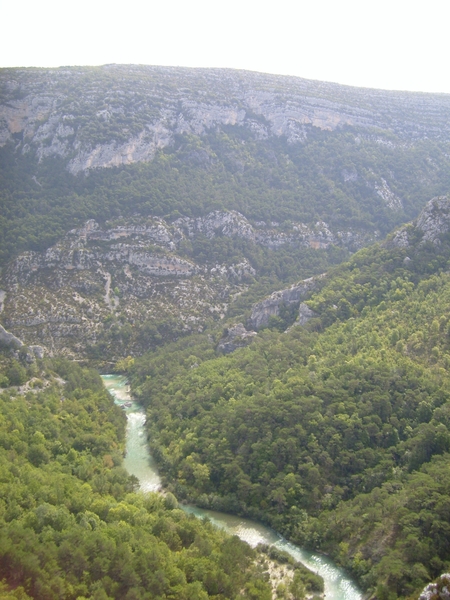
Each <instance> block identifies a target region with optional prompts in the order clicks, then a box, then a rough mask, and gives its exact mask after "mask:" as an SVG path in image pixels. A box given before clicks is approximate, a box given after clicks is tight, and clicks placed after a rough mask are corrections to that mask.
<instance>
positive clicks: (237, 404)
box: [0, 65, 450, 600]
mask: <svg viewBox="0 0 450 600" xmlns="http://www.w3.org/2000/svg"><path fill="white" fill-rule="evenodd" d="M449 109H450V99H449V97H447V96H446V95H431V94H410V93H397V92H382V91H377V90H362V89H361V90H358V89H353V88H349V87H345V86H339V85H335V84H326V83H321V82H312V81H306V80H302V79H299V78H290V77H278V76H270V75H264V74H256V73H247V72H234V71H228V70H202V69H198V70H197V69H192V70H189V69H172V68H156V67H143V66H142V67H133V66H117V65H109V66H106V67H98V68H63V69H39V70H36V69H2V70H0V206H1V211H0V276H1V279H0V287H1V288H2V289H0V318H1V322H2V325H5V327H6V325H8V327H6V329H10V330H11V332H12V333H13V334H14V335H17V336H18V337H21V335H22V334H25V333H26V332H27V331H31V327H33V326H35V327H36V329H35V330H33V331H35V333H33V335H35V337H36V339H32V340H26V341H27V342H28V343H29V344H30V345H31V344H35V343H36V344H40V343H42V348H40V350H39V351H38V354H39V352H40V353H41V355H39V356H38V357H37V358H36V356H37V354H33V352H34V351H33V352H32V351H30V350H29V348H28V347H27V346H26V345H23V346H22V345H20V343H19V344H15V343H14V344H13V343H10V342H9V341H8V343H6V342H5V343H4V344H3V345H2V347H1V348H0V386H1V388H2V391H1V394H0V596H1V597H2V598H11V599H16V600H27V599H28V598H34V599H36V600H53V599H54V600H57V599H67V600H108V599H115V598H117V599H121V600H122V599H125V600H144V599H148V600H150V599H152V600H153V599H155V600H158V599H161V600H163V599H173V600H178V599H181V600H183V599H185V600H194V599H195V600H197V599H200V600H202V599H205V600H206V599H207V598H215V599H216V600H225V599H226V598H236V599H244V598H247V599H251V600H257V599H262V600H265V599H267V600H269V599H271V598H273V597H274V596H275V595H276V596H277V597H279V598H286V599H289V600H300V599H303V598H304V597H305V594H306V595H309V596H310V597H311V596H312V595H313V594H315V593H320V592H321V591H323V590H322V587H321V582H320V581H318V580H317V578H315V577H314V576H313V575H312V574H311V573H309V572H307V571H306V570H304V569H302V567H301V566H300V565H298V564H297V565H293V564H290V562H289V559H288V558H287V557H286V556H285V555H282V554H280V553H277V551H275V550H274V549H273V548H258V549H256V550H254V549H251V548H250V547H249V546H248V545H247V544H245V543H243V542H241V541H240V540H239V539H238V538H236V537H230V536H228V535H226V534H225V533H223V532H221V531H219V530H216V529H214V528H213V527H212V525H211V524H210V523H209V522H207V521H199V520H196V519H195V518H194V517H192V516H189V515H188V514H186V513H185V512H184V511H183V510H181V508H180V506H181V504H179V502H180V503H182V502H185V501H189V502H193V503H195V504H197V505H199V506H201V507H205V508H212V509H217V510H222V511H228V512H232V513H235V514H238V515H246V516H250V517H252V518H254V519H257V520H260V521H262V522H264V523H266V524H269V525H270V526H272V527H273V528H274V529H276V530H277V531H279V532H280V533H282V534H283V535H285V536H286V537H287V538H288V539H289V540H292V541H293V542H294V543H298V544H300V545H302V546H306V547H309V548H312V549H316V550H319V551H321V552H325V553H327V554H329V555H330V556H331V557H332V558H333V559H334V560H335V561H336V562H337V563H338V564H340V565H341V566H343V567H344V568H346V569H348V570H349V571H350V572H351V573H352V575H354V577H355V578H356V579H357V580H358V582H359V583H360V585H361V587H362V589H363V590H364V591H365V592H367V594H368V595H369V596H370V597H372V598H376V599H377V600H395V598H405V599H408V600H412V599H416V598H417V596H418V594H419V592H420V590H421V589H422V588H423V587H424V585H425V584H426V583H428V582H429V581H431V580H433V579H435V578H436V577H438V576H439V575H440V574H441V573H443V572H445V571H449V570H450V500H449V498H450V484H449V478H448V470H449V467H450V378H449V375H448V370H449V367H450V275H449V273H450V234H449V227H448V223H449V222H450V218H449V212H450V211H449V209H448V206H449V200H448V198H447V199H446V198H444V197H441V198H440V200H439V202H437V203H435V204H433V203H431V204H429V205H427V206H428V209H427V210H428V213H427V215H428V216H426V218H425V217H423V213H422V216H421V217H420V218H421V219H422V221H421V223H422V225H421V226H420V227H419V224H418V223H419V222H418V221H415V222H414V223H413V224H411V225H408V226H406V227H403V228H402V229H401V230H400V231H397V232H396V233H392V232H393V231H394V230H395V228H398V227H399V226H401V225H402V224H403V223H405V222H406V221H409V220H411V219H414V218H416V217H417V215H419V213H420V211H421V210H422V209H423V207H424V206H425V204H426V202H427V201H429V200H430V198H433V197H435V196H442V195H445V194H448V193H449V190H450V162H449V161H450V159H449V157H450V151H449V144H450V129H449V120H448V113H449ZM430 207H431V208H430ZM441 209H442V210H443V212H441V213H440V212H439V211H440V210H441ZM212 211H222V217H223V215H225V217H223V218H224V219H225V220H226V217H227V215H229V214H230V211H238V213H233V214H234V216H235V217H236V219H238V220H239V219H241V221H242V222H243V221H245V226H243V227H244V232H250V234H249V235H248V236H247V237H245V235H238V234H237V233H236V231H237V230H233V231H234V232H235V233H227V232H226V227H221V228H220V227H218V226H217V227H215V229H214V228H212V229H210V230H208V228H207V227H205V228H204V229H203V230H200V229H201V228H200V227H199V226H198V227H197V225H193V224H192V223H191V222H190V221H189V219H195V218H198V219H207V218H209V217H210V215H211V214H213V213H212ZM433 211H434V212H433ZM90 219H94V220H95V221H96V223H95V227H99V229H98V231H100V229H101V228H103V229H102V230H101V231H102V235H103V238H102V237H101V236H100V234H99V236H98V238H97V239H94V238H93V239H88V236H87V233H86V231H84V233H83V226H84V225H85V223H86V221H88V220H90ZM158 219H159V220H158ZM427 219H428V220H427ZM163 220H164V223H163ZM242 222H241V226H242ZM424 223H425V225H424ZM144 224H146V225H148V228H149V230H150V229H151V228H152V227H153V228H154V231H156V233H155V236H156V237H155V239H156V240H157V241H158V240H162V242H161V243H160V244H159V245H158V244H157V243H156V242H155V239H153V238H151V239H150V237H148V239H147V238H145V236H144V238H139V239H138V237H137V235H135V231H134V230H133V227H135V228H137V229H139V227H141V229H142V228H143V229H145V227H144ZM75 227H77V228H80V230H79V231H81V233H78V234H76V235H78V238H77V241H76V242H75V241H74V240H75V237H76V236H75V234H70V233H69V234H68V232H70V230H72V229H73V228H75ZM121 227H122V228H123V229H122V230H121V229H120V228H121ZM189 227H191V229H192V230H189ZM195 227H197V229H195ZM426 227H428V230H426ZM430 227H431V229H430ZM114 228H115V229H114ZM158 228H159V229H158ZM177 228H178V229H177ZM183 228H184V229H183ZM258 228H259V229H258ZM125 229H126V230H127V232H128V233H127V232H125ZM113 230H114V232H113V234H112V233H111V232H112V231H113ZM194 230H195V231H194ZM257 230H258V231H259V233H258V235H259V236H260V237H259V238H258V235H257V234H256V233H255V232H256V231H257ZM130 231H131V232H132V233H130ZM152 231H153V230H152ZM161 232H162V233H161ZM261 232H263V234H264V235H262V234H261ZM274 232H275V233H276V234H275V233H274ZM301 232H307V233H305V237H304V239H303V238H301V235H302V233H301ZM70 235H72V238H71V237H70ZM115 235H116V237H114V236H115ZM158 235H159V236H160V237H159V238H158ZM64 236H65V237H64ZM83 236H84V241H83V240H82V242H80V237H81V238H83ZM108 236H110V238H108ZM111 236H112V237H111ZM133 236H134V237H133ZM164 236H166V237H164ZM170 236H172V237H170ZM177 236H178V237H177ZM271 236H272V237H271ZM386 236H388V237H387V238H386ZM262 239H263V242H264V243H263V242H261V240H262ZM61 240H63V241H64V243H65V244H66V246H64V243H61V244H60V246H54V245H55V244H56V243H57V242H60V241H61ZM130 240H131V241H130ZM174 240H175V241H174ZM383 240H384V241H383ZM126 242H129V245H128V246H127V245H126ZM131 242H133V243H135V245H134V246H133V245H132V243H131ZM71 244H73V247H71ZM76 244H78V246H77V245H76ZM83 244H84V245H83ZM108 244H109V245H108ZM69 250H71V252H72V254H70V261H68V262H64V261H60V262H58V260H59V259H60V258H61V256H63V255H64V252H66V253H67V256H68V255H69ZM37 252H39V253H41V254H39V256H38V255H37V254H36V253H37ZM139 252H141V253H142V254H141V255H139ZM89 253H90V254H89ZM102 253H103V254H102ZM121 253H122V254H121ZM133 253H134V258H135V263H132V262H131V258H132V255H133ZM144 253H146V254H145V257H144V258H142V256H143V255H144ZM47 255H48V256H47ZM88 255H89V258H86V257H87V256H88ZM106 255H108V257H109V258H107V259H105V258H104V256H106ZM119 255H120V259H121V260H119V259H118V258H117V257H118V256H119ZM137 255H139V256H138V258H137V259H136V256H137ZM102 256H103V258H102ZM111 256H114V257H116V258H115V259H110V257H111ZM124 256H125V258H123V257H124ZM30 257H31V258H30ZM43 257H44V258H45V260H44V258H43ZM47 258H48V260H47ZM101 259H102V260H103V259H104V262H103V263H101ZM160 259H161V262H164V260H166V263H165V264H169V263H170V265H172V266H173V265H180V264H182V265H184V266H185V267H186V265H188V266H187V267H186V269H187V270H189V269H191V271H192V273H191V274H189V275H180V276H178V275H172V276H170V273H169V276H167V277H166V275H167V273H166V274H165V275H164V276H162V275H161V272H159V273H158V274H157V275H154V273H153V274H152V275H151V276H149V277H148V278H147V279H145V280H144V278H143V277H141V275H142V273H141V272H139V269H138V268H137V266H136V265H137V264H138V263H139V260H140V261H141V263H145V264H146V265H147V266H148V264H150V263H151V261H152V260H154V261H156V262H157V261H158V260H160ZM83 260H85V262H86V264H87V263H89V265H88V267H89V268H88V267H86V268H85V266H83ZM33 261H34V262H33ZM39 261H41V262H39ZM46 261H47V262H46ZM108 261H109V262H108ZM114 261H115V262H114ZM121 261H122V262H121ZM127 261H128V262H127ZM146 261H147V262H146ZM170 261H172V262H170ZM183 261H184V262H183ZM105 264H107V266H105ZM239 264H241V265H245V269H244V271H245V273H244V274H243V275H241V274H240V275H239V276H238V275H236V273H235V275H233V276H231V275H230V273H231V269H232V268H233V269H234V268H235V267H236V265H239ZM130 265H131V267H130ZM141 266H142V265H141ZM144 266H145V265H144ZM27 269H28V271H27ZM89 269H90V270H89ZM214 269H215V271H214V273H215V274H214V275H211V273H212V272H213V270H214ZM227 269H229V270H227ZM166 270H167V271H170V269H169V268H167V269H166ZM318 274H325V275H324V276H323V277H322V278H320V279H319V278H317V281H316V283H315V285H314V289H313V288H311V292H310V293H309V294H308V296H307V297H306V298H305V299H304V302H305V303H306V306H307V308H308V309H309V310H308V315H309V316H308V319H307V322H304V323H303V325H300V324H299V320H298V317H299V302H297V303H291V304H284V305H281V306H280V307H279V310H278V311H277V314H275V315H273V316H271V317H270V319H269V320H268V323H267V324H266V325H264V327H262V328H260V329H259V330H258V332H257V334H256V333H254V334H252V336H253V337H252V342H251V343H250V344H249V345H248V346H247V347H243V348H240V349H238V350H236V351H234V352H232V353H230V354H227V355H223V354H221V353H220V352H219V351H218V344H219V342H220V340H221V339H223V337H224V336H225V335H227V333H228V331H229V328H231V327H233V326H234V325H235V324H236V323H238V322H240V323H242V327H244V326H246V327H248V328H250V325H249V323H250V321H249V317H250V314H251V311H252V307H254V304H255V303H256V302H259V301H261V300H263V299H264V297H265V296H266V295H267V294H269V293H271V292H273V291H274V290H279V289H281V288H282V287H286V286H287V285H290V284H292V283H294V282H298V281H299V280H300V279H303V278H306V277H310V276H312V275H318ZM38 276H39V277H41V279H39V277H38ZM71 277H72V278H71ZM208 277H209V279H208ZM233 277H234V279H233ZM205 282H206V283H205ZM33 285H35V287H33ZM189 286H190V287H189ZM208 286H209V287H208ZM130 290H131V291H130ZM155 290H157V293H156V292H155ZM180 290H184V291H183V293H181V292H180ZM153 292H155V296H154V297H153V296H151V293H153ZM207 293H208V294H210V297H211V298H213V300H210V298H209V297H208V298H207ZM127 294H128V295H127ZM158 294H159V296H158ZM177 294H178V295H177ZM183 294H184V295H183ZM155 298H157V300H158V302H159V304H157V303H156V300H155ZM190 301H193V303H192V305H190V304H189V302H190ZM145 302H147V304H145ZM208 302H210V305H208ZM195 303H197V304H198V306H201V307H202V310H204V313H205V314H206V317H205V316H204V315H203V316H202V319H203V320H200V317H199V316H198V314H200V308H199V309H198V311H199V312H198V314H197V313H195V311H194V308H193V307H194V305H195ZM132 304H133V306H131V305H132ZM216 305H217V306H218V307H217V306H216ZM219 305H220V306H219ZM152 307H153V309H154V310H153V312H152ZM155 307H156V308H155ZM183 311H184V312H183ZM189 311H190V313H189ZM94 313H95V314H94ZM194 313H195V314H194ZM52 327H53V329H52ZM77 327H78V329H77ZM20 328H21V329H20ZM19 330H20V335H19ZM88 330H89V333H90V337H89V339H88V338H87V337H84V338H83V335H82V334H80V335H79V337H78V338H76V335H78V333H79V332H80V331H81V332H82V333H83V331H84V333H86V332H87V331H88ZM43 332H44V333H45V335H44V333H43ZM41 334H42V337H41V338H40V337H39V336H40V335H41ZM2 335H3V336H6V337H4V338H2V339H7V340H9V339H10V338H9V337H8V335H9V334H8V333H7V332H5V333H3V332H2ZM46 336H47V337H46ZM64 336H66V337H64ZM31 337H33V336H31ZM24 339H25V338H24ZM55 339H56V340H57V341H58V342H59V344H60V345H59V346H58V344H55V343H54V342H55ZM87 339H88V341H86V340H87ZM42 340H44V341H42ZM65 340H69V341H67V343H66V341H65ZM71 340H72V342H73V344H72V346H70V343H71ZM46 344H47V346H46ZM75 352H77V353H78V354H75ZM58 354H61V355H62V354H65V355H67V356H72V357H73V358H76V360H73V361H68V360H64V359H63V358H61V357H58ZM117 358H118V360H117ZM79 363H80V364H79ZM114 364H115V367H114V369H115V372H117V373H123V374H126V375H127V376H128V377H129V381H130V382H131V385H132V391H133V394H134V396H135V398H136V399H137V400H138V401H139V402H141V403H142V405H143V406H144V407H145V408H146V410H147V427H148V432H149V440H150V446H151V450H152V453H153V455H154V457H155V459H156V461H157V463H158V466H159V469H160V471H161V475H162V478H163V482H164V486H165V489H164V494H142V493H140V492H139V482H138V481H137V480H136V478H134V477H130V476H129V475H128V473H127V472H126V471H125V469H124V468H123V466H122V457H123V453H124V436H125V421H126V419H125V416H124V414H123V412H122V411H121V410H120V409H119V408H118V407H117V406H115V404H114V402H113V399H112V398H111V397H110V396H109V394H108V393H107V392H106V391H105V389H104V388H103V385H102V382H101V379H100V377H99V375H98V373H97V372H96V371H94V370H91V369H89V368H88V367H92V366H96V367H97V368H99V366H102V367H103V368H108V369H112V365H114ZM270 561H278V562H279V563H283V564H284V563H288V564H289V568H291V567H292V568H295V575H294V576H293V578H292V580H291V581H290V583H289V584H288V585H287V586H284V585H283V586H281V587H280V588H279V589H278V590H274V589H272V587H271V584H270V579H269V576H268V565H269V563H270ZM291 562H292V561H291Z"/></svg>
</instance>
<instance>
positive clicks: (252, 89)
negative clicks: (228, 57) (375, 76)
mask: <svg viewBox="0 0 450 600" xmlns="http://www.w3.org/2000/svg"><path fill="white" fill-rule="evenodd" d="M0 90H1V96H2V98H3V102H2V103H1V104H0V145H1V144H5V143H6V142H8V141H13V142H14V143H15V144H18V148H19V149H20V151H21V152H22V153H29V152H34V153H36V154H37V156H38V158H39V159H40V160H43V159H45V158H46V157H49V156H59V157H62V158H63V159H64V161H65V165H66V168H67V169H68V170H69V171H70V172H72V173H78V172H80V171H88V170H90V169H94V168H98V167H113V166H119V165H126V164H130V163H134V162H141V161H149V160H152V159H153V157H154V155H155V153H156V152H157V151H158V150H159V149H162V148H166V147H168V146H171V145H172V144H173V143H174V139H175V137H176V136H177V135H184V134H192V135H196V136H201V135H204V134H205V133H206V132H207V131H210V130H213V129H215V128H217V127H226V126H229V125H233V126H239V127H242V128H245V129H247V130H248V131H249V132H251V133H252V135H254V136H256V137H257V138H259V139H267V138H269V137H280V136H283V137H285V138H287V140H288V141H289V143H291V144H296V143H301V142H303V141H304V139H305V137H306V135H307V133H306V129H305V127H306V126H312V127H315V128H318V129H321V130H329V131H332V130H335V129H337V128H342V127H356V128H363V129H364V130H366V131H371V132H373V131H376V130H378V131H379V132H383V131H386V130H388V129H390V130H392V131H394V132H395V133H397V134H400V135H401V136H403V137H405V139H408V140H413V139H420V138H424V137H425V136H430V135H431V136H433V137H436V138H445V139H447V140H448V139H449V137H450V126H449V121H448V118H447V117H446V115H448V110H449V107H450V97H448V96H446V95H426V94H421V95H417V94H416V95H414V94H412V93H401V92H383V91H379V90H369V89H356V88H349V87H346V86H340V85H337V84H331V83H323V82H317V81H309V80H305V79H300V78H295V77H284V76H275V75H264V74H260V73H250V72H243V71H231V70H225V69H223V70H221V69H182V68H170V67H145V66H133V65H128V66H121V65H107V66H104V67H97V68H81V67H73V68H59V69H41V70H37V69H4V70H2V71H1V72H0ZM81 90H82V93H81V94H80V91H81ZM105 90H107V91H106V93H105ZM380 143H386V144H389V143H391V144H392V143H393V142H392V141H391V142H389V140H387V141H385V142H380ZM377 185H378V193H379V194H380V195H382V196H386V195H387V201H388V202H393V203H394V205H395V203H396V202H397V200H396V199H395V198H394V196H393V195H392V193H390V192H389V191H388V190H387V188H386V185H387V184H386V182H385V181H384V183H383V181H382V180H380V181H379V183H378V184H377Z"/></svg>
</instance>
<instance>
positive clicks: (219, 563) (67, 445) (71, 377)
mask: <svg viewBox="0 0 450 600" xmlns="http://www.w3.org/2000/svg"><path fill="white" fill-rule="evenodd" d="M1 358H2V365H3V366H2V371H4V370H9V375H10V376H11V370H12V369H13V368H16V369H17V365H19V366H20V368H21V369H23V371H24V372H25V376H24V379H25V380H27V381H29V382H30V385H29V386H28V388H29V389H28V392H26V393H23V391H24V390H22V391H20V390H19V388H17V387H16V386H15V387H8V388H6V389H4V391H3V392H2V394H1V395H0V414H1V420H0V473H1V477H0V498H1V500H0V575H1V578H2V580H3V582H0V596H1V598H5V599H6V598H10V599H11V600H13V599H16V600H26V599H28V598H35V599H38V600H52V599H54V600H61V599H67V600H75V599H77V600H84V599H87V598H90V599H93V600H94V599H95V600H107V599H113V598H117V599H120V600H124V599H127V600H144V599H147V600H150V599H151V600H157V599H163V598H164V599H170V598H172V599H173V600H182V599H184V600H202V599H205V600H206V599H207V598H215V599H217V600H220V599H225V598H240V599H242V600H244V599H245V598H247V599H253V600H256V599H258V600H259V599H261V600H270V599H271V598H272V588H271V586H270V583H269V576H268V572H267V560H268V559H269V557H270V559H272V560H275V561H278V562H281V563H286V561H287V558H286V557H285V556H283V555H281V554H280V555H277V554H276V552H275V553H273V552H271V551H270V550H269V549H267V548H263V549H262V550H263V551H264V553H261V551H255V550H253V549H251V548H250V546H248V545H247V544H246V543H245V542H241V541H240V540H239V538H237V537H236V536H234V537H232V536H229V535H227V534H226V533H224V532H222V531H220V530H218V529H216V528H214V527H213V526H212V525H211V524H210V523H209V522H208V521H201V520H199V519H196V518H195V517H194V516H193V515H187V514H186V513H185V512H183V511H182V510H180V509H179V508H178V502H177V500H176V498H175V497H174V496H173V494H171V493H167V494H165V495H164V496H163V495H161V494H157V493H147V494H143V493H138V491H137V490H138V487H139V483H138V481H137V480H136V478H134V477H130V476H129V475H128V474H127V472H126V471H125V469H124V468H123V467H122V454H123V448H124V427H125V416H124V413H123V411H122V410H121V409H120V408H119V407H118V406H115V405H114V403H113V400H112V398H111V396H109V394H108V393H107V392H106V391H105V389H104V387H103V384H102V381H101V379H100V377H99V375H98V374H97V373H96V372H95V371H89V370H87V369H81V368H80V367H78V366H77V365H76V364H75V363H73V362H72V363H70V362H67V361H63V360H52V361H49V360H47V361H45V362H39V363H38V364H34V365H32V366H31V367H30V366H29V367H28V372H26V371H27V369H26V367H25V366H24V365H23V364H22V362H21V361H20V360H19V361H17V360H16V361H14V362H15V363H16V364H13V363H12V361H11V358H9V356H8V353H6V355H3V356H2V357H1ZM37 375H39V377H37ZM30 376H31V379H29V378H30ZM15 383H17V382H15ZM18 390H19V391H18ZM291 563H292V560H291ZM292 568H293V569H295V570H294V576H293V578H292V580H291V581H290V583H289V584H288V585H287V586H286V593H287V592H289V594H290V597H291V598H294V599H296V598H298V599H300V598H303V595H304V593H305V592H306V591H308V590H309V591H313V592H314V591H316V592H317V591H319V592H320V591H321V590H322V589H323V584H322V582H321V580H320V578H318V577H317V576H315V575H313V574H312V573H311V572H309V571H308V570H306V569H304V568H303V567H302V566H301V565H296V564H293V565H292Z"/></svg>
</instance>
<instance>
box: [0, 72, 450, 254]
mask: <svg viewBox="0 0 450 600" xmlns="http://www.w3.org/2000/svg"><path fill="white" fill-rule="evenodd" d="M449 108H450V98H449V97H448V96H447V95H433V94H414V93H399V92H382V91H378V90H366V89H357V88H350V87H346V86H339V85H336V84H326V83H321V82H315V81H308V80H303V79H300V78H293V77H282V76H274V75H264V74H258V73H250V72H241V71H230V70H202V69H176V68H162V67H143V66H142V67H140V66H116V65H109V66H104V67H98V68H97V67H96V68H80V67H78V68H75V67H74V68H59V69H3V70H1V71H0V168H1V170H0V189H1V203H2V215H1V223H0V227H1V232H2V234H1V239H2V244H1V247H0V250H1V253H2V254H1V257H2V260H3V261H5V260H7V259H9V258H11V257H13V256H15V255H16V254H17V253H18V252H20V251H23V250H44V249H46V248H47V247H49V246H51V245H53V244H54V243H55V242H56V241H57V240H58V238H60V237H61V236H62V235H63V234H64V233H66V232H67V231H68V230H69V229H72V228H74V227H79V226H81V225H82V224H83V223H84V222H85V221H86V220H88V219H96V220H97V221H99V222H100V223H101V224H103V223H104V222H105V220H106V219H111V218H116V217H118V216H130V215H133V214H137V213H138V214H140V215H143V216H153V217H163V218H169V220H170V221H172V220H174V219H176V218H178V217H180V216H188V217H199V216H205V215H206V214H207V213H209V212H211V211H213V210H237V211H238V212H240V213H241V214H242V215H244V217H246V218H247V219H250V220H251V221H252V223H253V225H255V224H257V222H260V221H264V222H265V223H266V224H269V225H270V223H271V222H272V221H274V222H276V223H285V224H286V226H287V227H289V223H288V222H289V221H292V222H294V223H298V222H300V223H303V224H304V225H306V226H308V227H310V228H313V227H315V226H316V224H317V222H319V221H320V222H324V223H325V224H326V226H327V227H328V229H329V230H330V232H331V233H332V234H333V236H335V237H338V238H340V239H343V240H345V239H346V238H348V240H347V245H348V246H349V247H351V248H350V249H355V248H357V247H361V246H362V245H365V244H367V243H368V242H370V241H371V240H374V239H376V238H377V237H379V236H380V235H381V236H383V235H385V234H386V233H388V232H389V231H390V230H391V229H392V227H393V226H395V225H397V224H399V223H401V222H402V221H406V220H409V219H411V218H413V217H415V216H416V215H417V213H418V211H419V210H420V208H421V207H422V206H423V205H424V203H425V202H426V201H427V200H428V199H429V198H430V197H432V196H434V195H438V194H442V193H446V191H447V189H448V187H449V158H448V156H449V152H448V143H449V141H450V139H449V137H450V129H449V124H448V111H449Z"/></svg>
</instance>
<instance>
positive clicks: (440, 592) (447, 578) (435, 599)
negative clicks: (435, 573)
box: [419, 573, 450, 600]
mask: <svg viewBox="0 0 450 600" xmlns="http://www.w3.org/2000/svg"><path fill="white" fill-rule="evenodd" d="M419 600H450V573H444V574H443V575H441V576H440V577H439V578H438V579H437V580H436V582H435V583H429V584H428V585H427V586H426V587H425V588H424V589H423V591H422V593H421V594H420V596H419Z"/></svg>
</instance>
